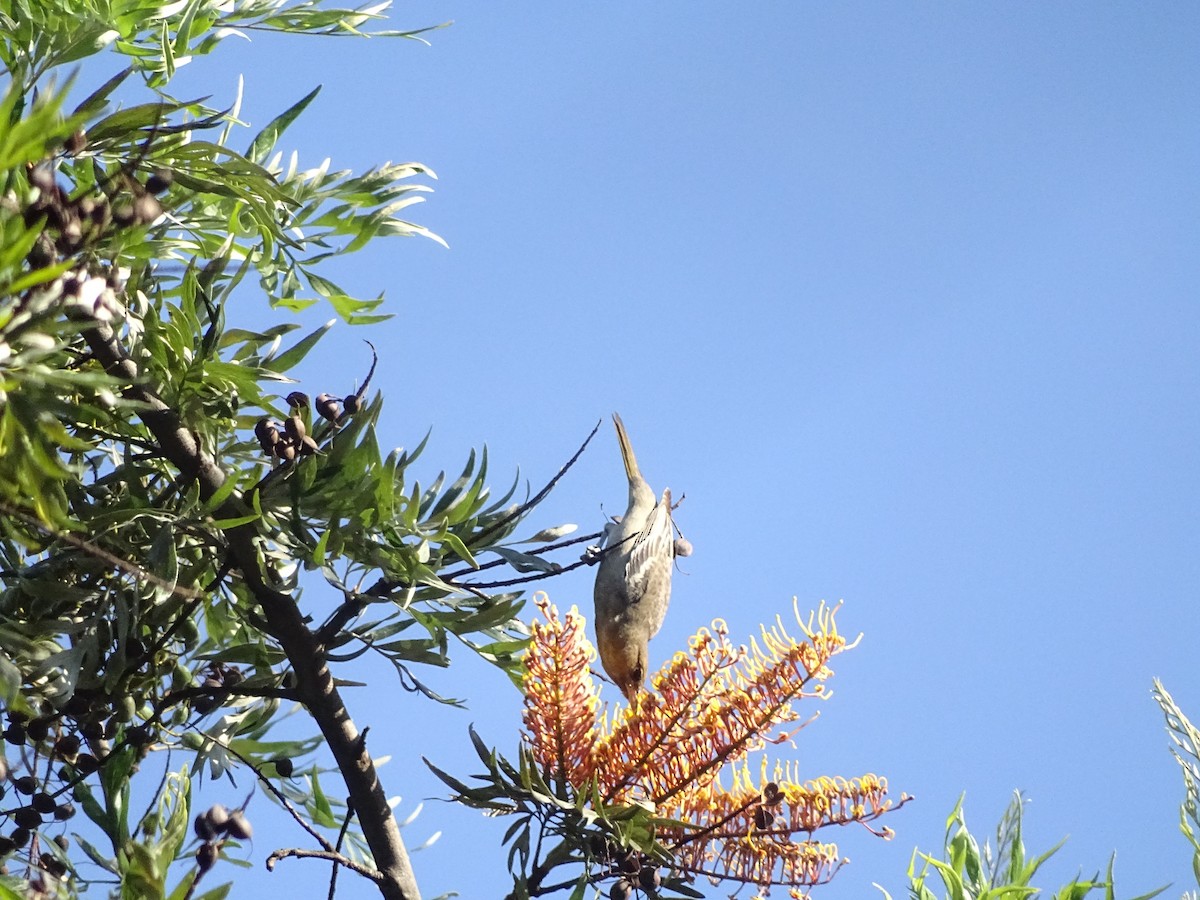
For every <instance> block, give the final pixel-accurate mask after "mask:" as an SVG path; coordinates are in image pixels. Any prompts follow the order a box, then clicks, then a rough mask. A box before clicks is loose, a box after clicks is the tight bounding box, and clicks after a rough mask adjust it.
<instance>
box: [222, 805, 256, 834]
mask: <svg viewBox="0 0 1200 900" xmlns="http://www.w3.org/2000/svg"><path fill="white" fill-rule="evenodd" d="M225 833H226V834H228V835H229V836H230V837H233V838H237V839H238V840H240V841H248V840H250V838H252V837H253V836H254V829H253V828H251V827H250V820H249V819H247V818H246V814H245V813H243V812H242V811H241V810H240V809H235V810H234V811H233V812H231V813H230V814H229V821H228V822H226V823H225Z"/></svg>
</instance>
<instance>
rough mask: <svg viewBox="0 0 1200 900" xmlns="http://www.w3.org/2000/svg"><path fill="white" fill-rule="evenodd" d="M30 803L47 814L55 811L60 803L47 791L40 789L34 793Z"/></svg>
mask: <svg viewBox="0 0 1200 900" xmlns="http://www.w3.org/2000/svg"><path fill="white" fill-rule="evenodd" d="M29 803H30V805H31V806H32V807H33V808H34V809H36V810H37V811H38V812H40V813H45V814H46V815H50V814H51V813H52V812H54V809H55V807H57V806H58V804H57V803H55V802H54V798H53V797H51V796H50V795H49V794H47V793H46V792H45V791H38V792H37V793H36V794H34V795H33V798H32V799H31V800H30V801H29Z"/></svg>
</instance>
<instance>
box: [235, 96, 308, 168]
mask: <svg viewBox="0 0 1200 900" xmlns="http://www.w3.org/2000/svg"><path fill="white" fill-rule="evenodd" d="M320 92H321V85H317V86H316V87H315V88H313V89H312V90H311V91H309V92H308V93H307V94H305V95H304V96H303V97H301V98H300V100H298V101H297V102H296V103H293V104H292V105H291V106H290V107H288V108H287V109H286V110H284V112H282V113H280V114H279V115H278V116H276V117H275V118H274V119H272V120H271V121H270V122H269V123H268V124H267V127H266V128H264V129H263V130H262V131H260V132H259V133H258V134H257V135H256V136H255V138H254V140H253V141H251V142H250V147H249V148H248V149H247V150H246V157H247V158H248V159H251V160H253V161H254V162H257V163H261V162H263V161H264V160H266V158H267V156H268V155H269V154H270V152H271V151H272V150H274V149H275V144H276V142H278V140H279V136H280V135H281V134H283V132H284V131H285V130H286V129H287V127H288V126H289V125H291V124H292V122H294V121H296V117H297V116H299V115H300V113H302V112H304V110H305V109H306V108H307V107H308V104H310V103H312V102H313V100H314V99H315V98H316V96H317V94H319V93H320Z"/></svg>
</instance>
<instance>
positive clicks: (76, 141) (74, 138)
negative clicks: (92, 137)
mask: <svg viewBox="0 0 1200 900" xmlns="http://www.w3.org/2000/svg"><path fill="white" fill-rule="evenodd" d="M66 146H67V152H68V153H70V154H71V155H72V156H78V155H79V154H80V153H82V152H83V151H84V150H86V149H87V132H86V131H84V130H83V129H82V128H80V129H79V130H78V131H76V132H75V133H74V134H72V135H71V136H70V137H69V138H67V145H66Z"/></svg>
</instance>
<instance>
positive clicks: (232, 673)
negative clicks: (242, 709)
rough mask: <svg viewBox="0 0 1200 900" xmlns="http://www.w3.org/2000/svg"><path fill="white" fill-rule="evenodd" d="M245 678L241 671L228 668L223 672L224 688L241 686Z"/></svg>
mask: <svg viewBox="0 0 1200 900" xmlns="http://www.w3.org/2000/svg"><path fill="white" fill-rule="evenodd" d="M245 677H246V676H245V675H243V674H242V670H241V669H234V668H232V667H231V668H228V669H226V670H225V686H226V687H233V686H234V685H235V684H241V683H242V680H243V679H244V678H245Z"/></svg>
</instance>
